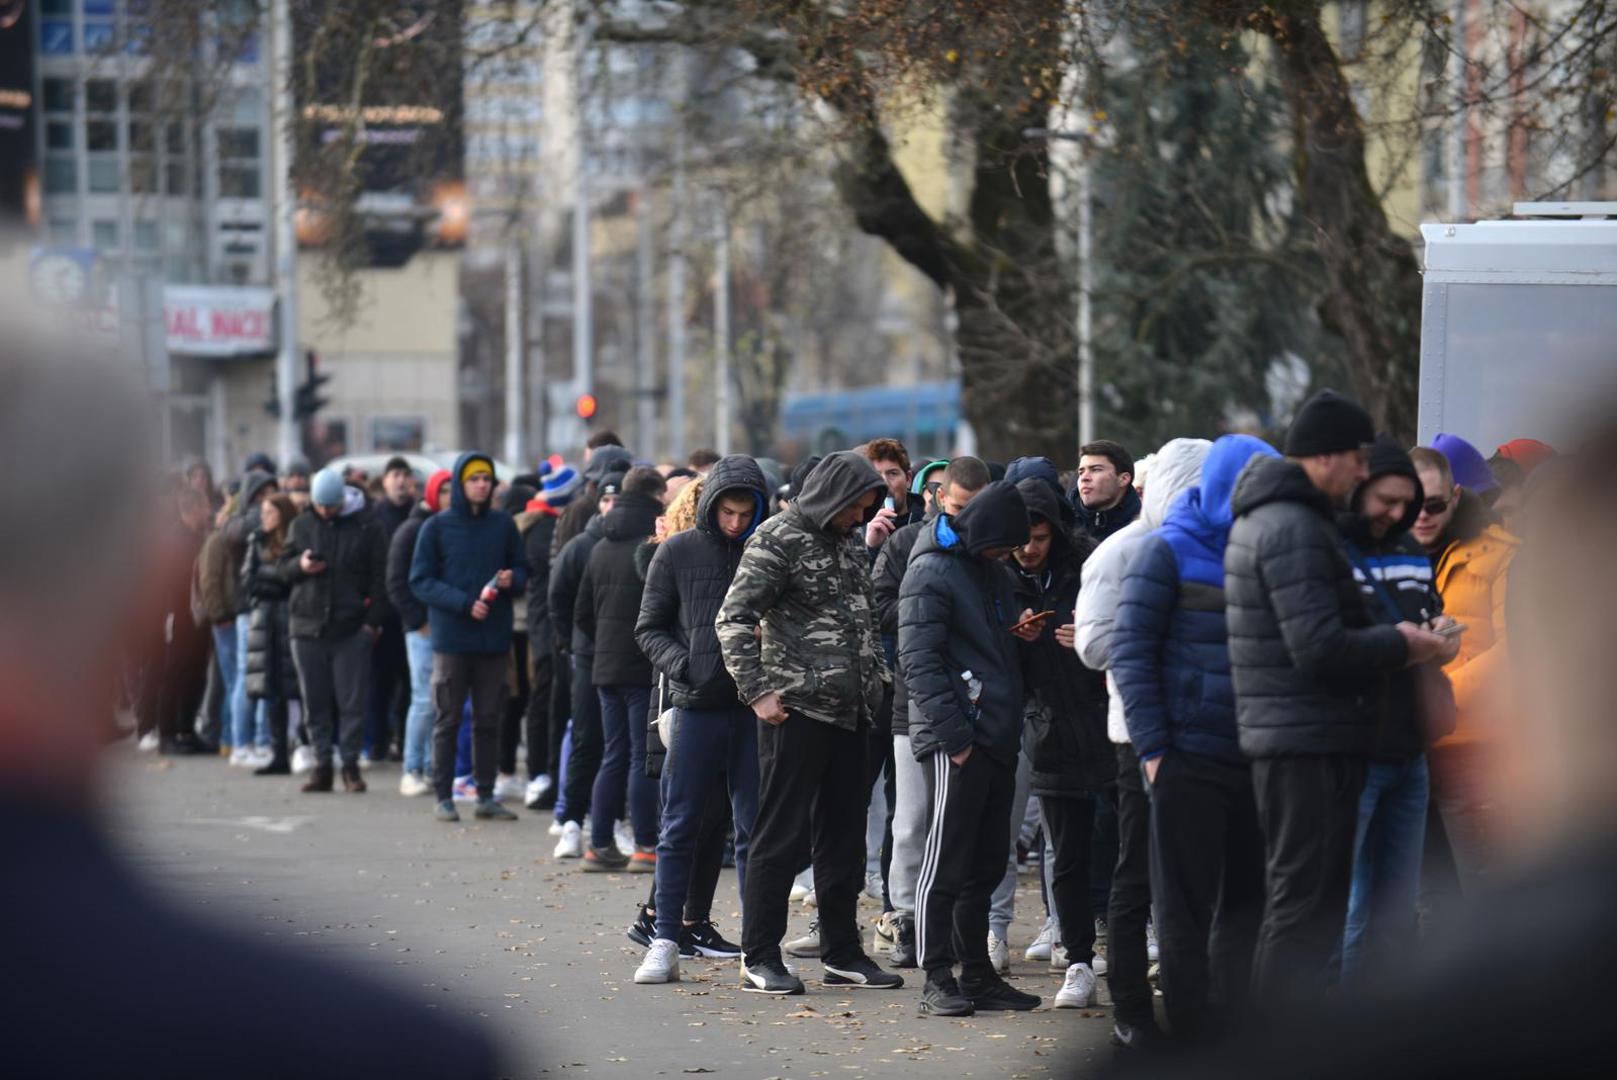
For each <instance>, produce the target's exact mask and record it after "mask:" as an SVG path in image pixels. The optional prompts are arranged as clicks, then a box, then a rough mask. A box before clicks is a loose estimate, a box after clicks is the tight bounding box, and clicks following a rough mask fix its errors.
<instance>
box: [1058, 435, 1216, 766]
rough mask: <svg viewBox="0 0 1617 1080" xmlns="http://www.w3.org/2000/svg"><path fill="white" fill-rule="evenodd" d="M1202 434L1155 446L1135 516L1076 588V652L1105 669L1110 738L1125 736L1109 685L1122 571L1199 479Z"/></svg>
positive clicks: (1204, 444)
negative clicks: (1175, 503)
mask: <svg viewBox="0 0 1617 1080" xmlns="http://www.w3.org/2000/svg"><path fill="white" fill-rule="evenodd" d="M1212 445H1213V444H1212V443H1210V442H1208V441H1207V440H1206V439H1173V440H1172V441H1170V442H1168V443H1167V444H1166V445H1164V446H1163V448H1162V449H1161V450H1159V451H1157V453H1156V456H1155V457H1154V458H1153V459H1152V462H1151V475H1150V477H1149V479H1148V480H1147V482H1146V485H1145V493H1144V495H1143V496H1142V497H1141V500H1140V502H1141V509H1140V516H1139V517H1138V518H1136V519H1135V520H1134V521H1132V522H1130V523H1129V524H1128V525H1126V526H1124V527H1123V528H1122V529H1121V530H1119V531H1118V532H1117V533H1115V534H1113V535H1112V536H1109V537H1107V538H1106V539H1105V540H1104V541H1103V542H1102V543H1101V545H1100V547H1098V548H1096V549H1095V551H1094V553H1093V554H1091V555H1090V556H1089V559H1088V560H1087V561H1086V562H1085V563H1084V583H1083V587H1082V588H1080V589H1079V590H1078V607H1077V610H1076V611H1075V612H1074V613H1073V622H1074V624H1075V626H1076V635H1075V636H1076V638H1077V641H1076V646H1077V649H1078V658H1079V659H1080V660H1082V661H1083V662H1084V664H1085V665H1086V666H1087V667H1090V668H1093V669H1094V670H1096V671H1105V672H1106V689H1107V692H1108V694H1109V695H1110V700H1109V701H1108V702H1107V709H1106V733H1107V735H1109V736H1110V737H1111V740H1112V741H1113V742H1114V743H1126V742H1128V741H1129V732H1128V728H1127V727H1126V726H1125V725H1124V723H1123V699H1122V698H1121V697H1120V696H1118V693H1117V689H1116V688H1115V687H1114V686H1113V685H1112V673H1111V671H1110V670H1108V669H1109V668H1110V666H1111V665H1110V663H1109V660H1110V657H1111V653H1112V618H1113V616H1114V615H1116V613H1117V601H1118V597H1119V594H1120V593H1121V592H1122V588H1123V574H1124V572H1125V571H1126V570H1128V565H1129V560H1130V559H1131V558H1132V557H1133V555H1134V551H1135V549H1136V548H1138V547H1139V546H1140V541H1141V540H1143V539H1145V537H1146V536H1147V535H1148V534H1149V533H1150V532H1151V530H1153V529H1155V528H1156V527H1157V526H1158V525H1161V524H1162V519H1163V518H1164V517H1165V516H1166V515H1167V513H1168V508H1169V507H1170V506H1172V505H1173V501H1174V500H1175V499H1177V498H1178V497H1179V496H1180V494H1181V493H1182V492H1183V491H1184V490H1185V489H1186V488H1190V487H1194V486H1195V485H1196V484H1198V483H1199V482H1200V481H1201V476H1202V459H1203V458H1205V457H1206V456H1207V451H1208V450H1209V449H1211V448H1212Z"/></svg>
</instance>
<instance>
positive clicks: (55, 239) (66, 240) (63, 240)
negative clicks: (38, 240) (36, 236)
mask: <svg viewBox="0 0 1617 1080" xmlns="http://www.w3.org/2000/svg"><path fill="white" fill-rule="evenodd" d="M45 238H46V239H47V240H49V241H50V242H51V243H52V244H55V245H56V246H58V247H73V246H75V245H77V244H78V242H79V223H78V222H77V221H75V220H73V219H72V218H51V219H50V220H49V221H47V222H46V223H45Z"/></svg>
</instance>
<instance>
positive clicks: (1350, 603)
mask: <svg viewBox="0 0 1617 1080" xmlns="http://www.w3.org/2000/svg"><path fill="white" fill-rule="evenodd" d="M1230 507H1231V509H1232V510H1233V511H1234V513H1235V524H1234V526H1233V527H1232V528H1231V529H1230V541H1229V546H1228V547H1227V548H1226V549H1225V551H1224V575H1225V582H1224V595H1225V602H1226V609H1225V621H1226V623H1227V625H1228V628H1229V648H1230V669H1231V673H1232V674H1233V675H1234V677H1235V699H1236V701H1235V711H1236V724H1237V726H1238V729H1239V736H1240V744H1241V752H1242V753H1244V754H1245V755H1246V756H1247V757H1249V758H1265V757H1283V756H1286V755H1292V754H1368V753H1370V750H1371V747H1372V745H1373V743H1374V741H1375V735H1376V730H1375V709H1376V706H1377V705H1378V704H1379V702H1380V700H1381V693H1382V679H1383V676H1385V675H1386V674H1387V673H1389V672H1393V671H1397V670H1398V669H1399V668H1402V667H1403V666H1404V664H1405V663H1406V661H1407V660H1408V653H1409V651H1408V648H1407V647H1406V646H1405V645H1404V639H1403V636H1402V635H1401V634H1399V633H1398V631H1397V630H1396V629H1394V628H1393V627H1391V626H1388V625H1385V624H1383V625H1376V622H1375V620H1374V619H1373V618H1372V617H1371V615H1370V612H1369V609H1368V608H1367V607H1366V605H1365V602H1364V597H1363V595H1362V594H1361V593H1360V591H1359V586H1358V584H1357V583H1356V582H1355V581H1354V579H1353V568H1352V566H1351V565H1349V563H1348V559H1347V555H1346V553H1345V551H1344V550H1343V547H1342V540H1341V537H1340V535H1339V534H1338V533H1337V530H1336V520H1335V516H1334V511H1333V508H1332V506H1331V501H1330V499H1329V498H1327V497H1326V495H1325V494H1324V493H1323V492H1321V491H1320V490H1319V489H1318V488H1316V487H1314V485H1313V484H1312V483H1311V482H1310V481H1309V479H1308V474H1307V473H1305V472H1304V471H1303V469H1302V466H1300V465H1297V464H1295V463H1294V462H1291V461H1288V460H1287V459H1285V458H1277V457H1255V458H1253V459H1252V461H1251V463H1249V464H1248V465H1247V467H1246V468H1245V469H1244V470H1242V472H1241V476H1240V479H1239V480H1237V481H1236V483H1235V495H1234V497H1233V498H1232V499H1231V500H1230Z"/></svg>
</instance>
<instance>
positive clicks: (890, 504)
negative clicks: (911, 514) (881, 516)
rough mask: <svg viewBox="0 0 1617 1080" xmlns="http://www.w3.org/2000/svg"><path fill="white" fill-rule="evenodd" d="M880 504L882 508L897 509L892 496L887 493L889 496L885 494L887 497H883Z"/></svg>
mask: <svg viewBox="0 0 1617 1080" xmlns="http://www.w3.org/2000/svg"><path fill="white" fill-rule="evenodd" d="M881 505H882V509H883V510H897V509H898V503H896V502H894V501H893V497H892V496H891V495H889V496H887V498H885V499H883V500H882V501H881Z"/></svg>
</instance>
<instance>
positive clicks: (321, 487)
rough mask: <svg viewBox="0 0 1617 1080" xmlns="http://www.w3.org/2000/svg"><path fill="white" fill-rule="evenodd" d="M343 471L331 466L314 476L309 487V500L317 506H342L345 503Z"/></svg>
mask: <svg viewBox="0 0 1617 1080" xmlns="http://www.w3.org/2000/svg"><path fill="white" fill-rule="evenodd" d="M346 486H347V485H346V484H344V483H343V479H342V470H340V469H333V468H330V467H329V466H328V467H327V468H324V469H321V470H320V471H319V472H317V473H315V474H314V481H313V483H311V484H310V485H309V498H310V499H312V500H313V501H314V504H315V505H316V506H341V505H342V502H343V488H344V487H346Z"/></svg>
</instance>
